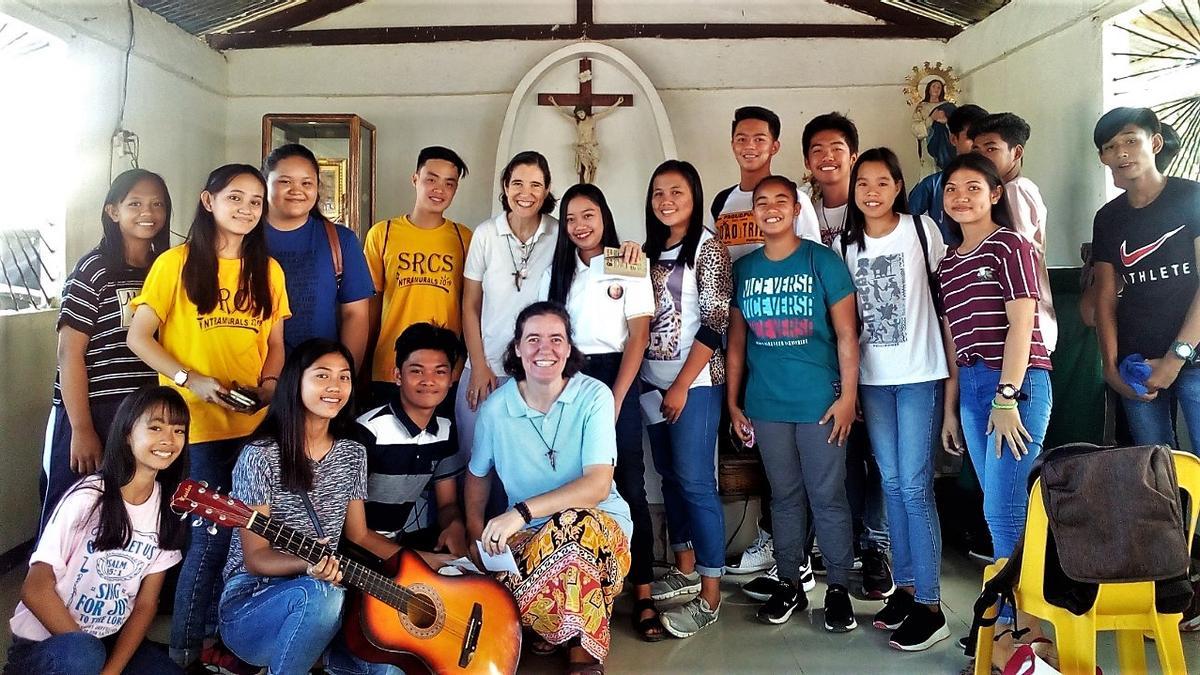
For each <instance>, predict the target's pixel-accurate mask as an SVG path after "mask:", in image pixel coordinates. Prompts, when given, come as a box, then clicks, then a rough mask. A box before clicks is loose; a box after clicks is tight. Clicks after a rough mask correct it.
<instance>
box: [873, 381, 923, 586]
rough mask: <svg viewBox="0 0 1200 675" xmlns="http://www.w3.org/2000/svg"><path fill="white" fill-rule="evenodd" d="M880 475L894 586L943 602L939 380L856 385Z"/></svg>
mask: <svg viewBox="0 0 1200 675" xmlns="http://www.w3.org/2000/svg"><path fill="white" fill-rule="evenodd" d="M859 395H860V396H861V400H862V408H863V416H864V417H865V419H866V423H867V431H868V432H869V433H870V434H871V447H872V448H873V449H874V451H875V460H876V461H877V462H878V464H879V472H880V474H881V475H882V477H883V490H884V495H885V496H886V498H887V513H888V529H889V530H890V534H891V544H892V565H893V566H894V574H895V579H896V585H898V586H913V587H915V590H916V592H915V593H914V594H913V597H915V598H916V600H917V602H919V603H922V604H926V605H936V604H938V603H939V602H940V601H941V589H940V587H939V582H938V579H939V577H940V575H941V565H942V529H941V526H940V525H939V524H938V515H937V506H936V504H935V503H934V498H933V458H934V453H935V452H936V449H935V448H936V447H937V445H938V444H937V439H938V436H939V435H940V432H941V429H942V399H943V396H944V393H943V387H942V380H934V381H931V382H917V383H914V384H901V385H890V386H874V385H862V386H861V387H860V388H859Z"/></svg>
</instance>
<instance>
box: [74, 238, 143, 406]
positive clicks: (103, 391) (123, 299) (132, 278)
mask: <svg viewBox="0 0 1200 675" xmlns="http://www.w3.org/2000/svg"><path fill="white" fill-rule="evenodd" d="M148 271H149V270H148V269H138V268H136V267H130V266H128V265H122V266H121V267H120V268H119V269H109V267H108V265H107V264H106V261H105V259H104V256H103V254H101V253H100V249H99V247H97V248H94V249H92V250H91V251H89V252H88V253H87V254H86V255H84V256H83V257H82V258H80V259H79V262H78V263H76V265H75V269H74V270H73V271H72V272H71V274H70V276H68V277H67V281H66V283H65V284H64V285H63V292H62V301H61V304H60V309H59V313H58V326H57V329H58V330H62V327H63V326H70V327H71V328H74V329H75V330H77V331H79V332H80V333H83V334H84V335H87V336H88V343H87V351H86V352H85V353H84V357H83V362H84V365H85V366H86V367H87V378H88V400H90V401H112V402H119V401H120V400H121V399H122V398H124V397H125V395H126V394H128V393H130V392H132V391H134V390H135V389H137V388H139V387H142V386H145V385H148V384H157V382H158V374H157V373H155V372H154V369H153V368H151V367H150V366H148V365H146V364H145V363H143V362H142V360H141V359H139V358H138V357H136V356H134V354H133V352H132V351H130V349H129V347H127V346H126V345H125V335H126V333H128V332H129V324H130V321H131V320H132V319H133V312H131V311H130V309H129V301H130V300H132V299H133V298H134V296H136V295H137V294H138V293H140V292H141V290H142V282H143V281H145V280H146V273H147V272H148ZM54 403H55V405H61V404H62V389H61V387H60V385H59V376H58V374H57V373H56V374H55V377H54Z"/></svg>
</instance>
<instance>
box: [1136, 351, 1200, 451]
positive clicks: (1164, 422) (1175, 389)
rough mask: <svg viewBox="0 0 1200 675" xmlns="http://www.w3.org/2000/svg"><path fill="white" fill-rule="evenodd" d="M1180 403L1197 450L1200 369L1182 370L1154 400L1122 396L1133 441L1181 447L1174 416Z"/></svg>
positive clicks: (1199, 442)
mask: <svg viewBox="0 0 1200 675" xmlns="http://www.w3.org/2000/svg"><path fill="white" fill-rule="evenodd" d="M1176 404H1178V405H1179V408H1180V410H1181V411H1182V412H1183V421H1184V423H1185V424H1187V428H1188V435H1189V436H1191V438H1192V448H1193V452H1195V451H1196V448H1200V368H1184V369H1182V370H1180V371H1179V376H1178V377H1176V378H1175V382H1174V383H1172V384H1171V386H1170V387H1168V388H1167V389H1164V390H1162V391H1160V392H1158V397H1157V398H1155V399H1154V400H1153V401H1138V400H1135V399H1131V398H1122V399H1121V405H1123V406H1125V417H1126V419H1128V420H1129V431H1130V433H1131V434H1132V435H1133V442H1134V443H1137V444H1138V445H1154V444H1161V445H1169V446H1171V447H1173V448H1178V447H1179V438H1178V437H1176V435H1175V423H1174V420H1173V419H1172V415H1171V409H1172V408H1173V407H1174V406H1175V405H1176Z"/></svg>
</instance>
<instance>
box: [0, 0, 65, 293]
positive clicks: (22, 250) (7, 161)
mask: <svg viewBox="0 0 1200 675" xmlns="http://www.w3.org/2000/svg"><path fill="white" fill-rule="evenodd" d="M66 56H67V54H66V46H65V45H64V44H63V42H62V41H61V40H58V39H57V38H55V37H53V36H50V35H47V34H46V33H44V32H42V31H39V30H37V29H36V28H33V27H32V26H29V25H27V24H24V23H22V22H20V21H17V20H16V19H14V18H12V17H9V16H7V15H5V14H3V13H0V91H3V92H4V94H5V95H4V104H3V105H2V106H0V314H5V313H11V312H20V311H28V310H38V309H46V308H48V307H51V306H53V305H54V303H55V302H56V300H57V298H58V294H59V291H60V290H61V286H62V282H63V267H64V260H63V253H64V240H65V232H64V221H65V218H66V196H67V191H68V189H69V187H70V185H71V184H72V182H73V181H72V179H71V174H72V171H73V169H74V165H75V164H76V162H74V161H72V156H73V155H72V153H71V151H70V147H69V143H70V140H69V139H70V136H71V134H70V133H69V130H70V129H69V126H68V123H67V121H68V119H69V114H70V112H71V107H70V105H71V104H70V103H69V102H68V99H67V96H66V93H67V91H68V87H70V77H69V75H68V72H67V68H66Z"/></svg>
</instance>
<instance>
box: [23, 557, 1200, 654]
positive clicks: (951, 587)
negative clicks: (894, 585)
mask: <svg viewBox="0 0 1200 675" xmlns="http://www.w3.org/2000/svg"><path fill="white" fill-rule="evenodd" d="M979 573H980V567H979V566H978V565H976V564H975V563H973V562H971V561H969V560H967V559H965V558H963V557H961V556H959V555H957V554H954V553H949V552H948V553H947V554H946V560H945V563H944V567H943V579H942V597H943V600H944V604H945V611H946V613H947V617H948V618H949V620H950V622H951V626H952V629H953V635H954V639H957V638H958V637H959V636H960V635H965V634H966V631H967V626H968V624H969V621H970V610H971V606H972V604H973V603H974V600H975V597H976V594H977V590H978V586H979ZM23 578H24V569H22V568H17V569H14V570H12V571H10V572H9V573H8V574H5V575H3V576H0V613H2V614H3V615H4V616H6V617H7V616H11V615H12V610H13V607H14V606H15V605H16V603H17V599H18V595H19V593H20V585H21V581H22V579H23ZM818 579H819V577H818ZM737 581H738V578H737V577H727V580H726V583H725V589H726V594H725V600H724V602H723V603H722V606H721V619H720V621H718V622H717V624H716V625H715V626H713V627H711V628H708V629H706V630H704V631H703V632H701V633H700V634H699V635H697V636H695V637H693V638H692V639H690V640H665V641H663V642H660V643H657V644H646V643H643V642H641V641H639V640H638V639H637V638H636V637H635V636H634V634H633V631H632V629H631V628H630V625H629V611H630V607H629V603H628V601H627V600H626V599H625V598H622V600H621V601H620V602H619V603H618V606H617V613H616V616H615V617H614V620H613V621H614V622H613V646H612V653H611V655H610V658H609V662H608V672H611V673H688V674H693V673H731V674H735V673H736V674H743V673H747V674H748V673H856V674H869V673H920V674H922V675H933V674H940V673H957V672H958V671H959V670H960V669H961V668H962V667H963V665H965V663H966V661H965V659H964V658H963V656H962V655H961V654H960V653H958V651H957V649H956V648H955V647H954V644H953V642H954V640H945V641H943V642H941V643H940V644H938V645H937V646H936V647H934V648H933V649H930V650H928V651H925V652H920V653H917V654H905V653H901V652H897V651H895V650H892V649H889V648H888V646H887V633H885V632H883V631H879V630H875V629H874V628H872V627H871V625H870V617H871V615H872V614H873V613H874V612H875V611H876V610H877V608H878V607H879V606H880V603H878V602H866V601H857V600H856V601H855V610H856V613H857V614H858V620H859V628H858V630H855V631H853V632H851V633H847V634H841V635H833V634H830V633H826V632H825V630H824V628H823V627H822V625H821V609H820V608H821V604H822V600H823V598H824V593H825V588H824V585H823V584H820V583H819V584H818V585H817V588H816V590H815V591H813V592H812V593H810V594H809V602H810V605H813V606H814V607H810V609H809V610H808V611H807V612H806V613H804V614H797V615H794V616H793V617H792V620H791V621H790V622H788V623H787V624H784V625H783V626H777V627H776V626H764V625H762V624H759V623H757V622H755V621H754V619H753V614H754V609H755V605H754V603H752V602H751V601H749V600H748V599H746V598H745V596H743V595H742V594H741V593H740V592H739V591H738V588H737ZM165 624H166V621H165V619H162V620H160V622H159V623H157V624H156V625H155V627H154V629H153V630H152V635H153V636H154V637H155V638H156V639H160V640H162V639H165V638H166V633H167V631H166V628H167V626H166V625H165ZM2 631H3V632H2V633H0V646H2V647H3V648H4V650H5V651H7V649H8V641H9V636H8V625H7V623H5V624H4V627H3V629H2ZM1184 650H1185V652H1186V655H1187V660H1188V663H1189V665H1190V666H1191V668H1197V669H1198V670H1197V672H1200V636H1198V635H1195V634H1192V635H1185V636H1184ZM1099 652H1100V654H1099V655H1100V665H1101V667H1102V668H1103V670H1104V672H1106V673H1110V674H1111V673H1116V672H1117V669H1116V665H1115V664H1116V654H1115V652H1114V650H1113V645H1112V640H1111V639H1103V638H1102V640H1101V644H1100V648H1099ZM1147 653H1148V657H1147V659H1148V663H1150V664H1152V666H1151V667H1152V668H1153V667H1154V666H1153V664H1155V663H1157V661H1156V659H1155V656H1154V653H1153V645H1150V644H1148V645H1147ZM560 664H561V657H553V656H552V657H536V656H532V655H529V654H526V656H525V657H524V658H523V661H522V663H521V672H523V673H558V672H561V665H560Z"/></svg>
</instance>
